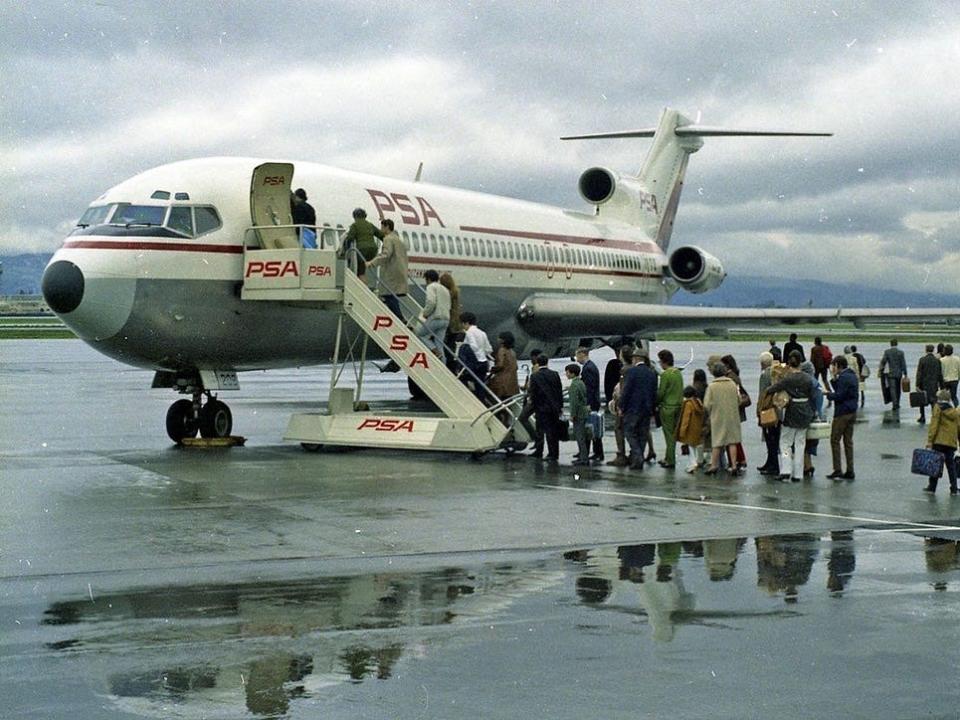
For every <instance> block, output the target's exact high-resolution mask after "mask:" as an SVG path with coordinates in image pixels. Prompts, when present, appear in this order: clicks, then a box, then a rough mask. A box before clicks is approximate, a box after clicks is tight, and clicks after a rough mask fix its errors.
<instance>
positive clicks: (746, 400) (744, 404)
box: [738, 385, 753, 409]
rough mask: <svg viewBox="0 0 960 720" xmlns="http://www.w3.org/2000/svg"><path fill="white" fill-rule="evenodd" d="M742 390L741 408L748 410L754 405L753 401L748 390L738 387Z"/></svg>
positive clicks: (741, 386)
mask: <svg viewBox="0 0 960 720" xmlns="http://www.w3.org/2000/svg"><path fill="white" fill-rule="evenodd" d="M738 389H739V390H740V408H741V409H743V408H748V407H750V406H751V405H753V400H751V399H750V395H749V394H748V393H747V391H746V390H744V389H743V385H740V386H738Z"/></svg>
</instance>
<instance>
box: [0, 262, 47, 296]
mask: <svg viewBox="0 0 960 720" xmlns="http://www.w3.org/2000/svg"><path fill="white" fill-rule="evenodd" d="M52 255H53V253H32V254H23V255H0V262H2V263H3V265H2V266H0V268H2V269H3V273H2V274H0V295H39V294H40V278H41V276H42V275H43V269H44V268H45V267H46V265H47V262H49V260H50V257H51V256H52Z"/></svg>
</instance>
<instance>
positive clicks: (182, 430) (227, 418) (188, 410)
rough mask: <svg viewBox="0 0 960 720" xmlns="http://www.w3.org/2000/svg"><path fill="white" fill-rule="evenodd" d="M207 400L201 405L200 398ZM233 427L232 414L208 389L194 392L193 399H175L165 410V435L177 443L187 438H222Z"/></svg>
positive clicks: (226, 435) (228, 433) (227, 434)
mask: <svg viewBox="0 0 960 720" xmlns="http://www.w3.org/2000/svg"><path fill="white" fill-rule="evenodd" d="M203 395H206V396H207V401H206V402H205V403H203V405H202V406H201V398H202V396H203ZM232 429H233V415H232V414H231V412H230V408H229V407H228V406H227V404H226V403H225V402H221V401H220V400H217V399H216V398H215V397H214V396H212V395H211V394H210V393H209V392H208V391H203V392H196V393H194V395H193V400H187V399H186V398H184V399H182V400H177V401H176V402H175V403H173V405H171V406H170V408H169V409H168V410H167V435H169V436H170V439H171V440H173V441H174V442H175V443H177V444H178V445H179V444H181V443H182V442H183V441H184V440H186V439H187V438H192V437H196V436H197V432H198V431H199V433H200V437H204V438H223V437H228V436H229V435H230V431H231V430H232Z"/></svg>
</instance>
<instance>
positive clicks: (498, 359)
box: [487, 330, 520, 400]
mask: <svg viewBox="0 0 960 720" xmlns="http://www.w3.org/2000/svg"><path fill="white" fill-rule="evenodd" d="M515 342H516V341H515V340H514V337H513V333H512V332H510V331H509V330H505V331H504V332H502V333H500V335H499V336H498V337H497V350H496V352H495V353H494V355H493V368H492V369H491V370H490V379H489V380H488V381H487V386H488V387H489V388H490V390H491V391H492V392H493V394H494V395H496V396H497V397H498V398H500V399H501V400H506V399H507V398H512V397H513V396H514V395H517V394H519V392H520V381H519V380H518V379H517V354H516V353H515V352H514V351H513V346H514V344H515Z"/></svg>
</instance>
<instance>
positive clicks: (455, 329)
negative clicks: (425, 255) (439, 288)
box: [440, 272, 463, 371]
mask: <svg viewBox="0 0 960 720" xmlns="http://www.w3.org/2000/svg"><path fill="white" fill-rule="evenodd" d="M440 284H441V285H443V286H444V287H445V288H446V289H447V291H448V292H449V293H450V325H448V326H447V332H446V334H445V335H444V338H443V344H444V346H445V347H446V348H447V365H448V366H449V367H450V369H451V370H454V371H456V370H457V367H456V365H457V364H456V361H455V358H454V357H453V353H452V352H451V351H452V349H453V348H455V347H457V343H462V342H463V323H462V322H460V314H461V313H462V312H463V307H462V306H461V305H460V288H459V287H457V281H456V280H454V279H453V275H451V274H450V273H448V272H445V273H441V274H440Z"/></svg>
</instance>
